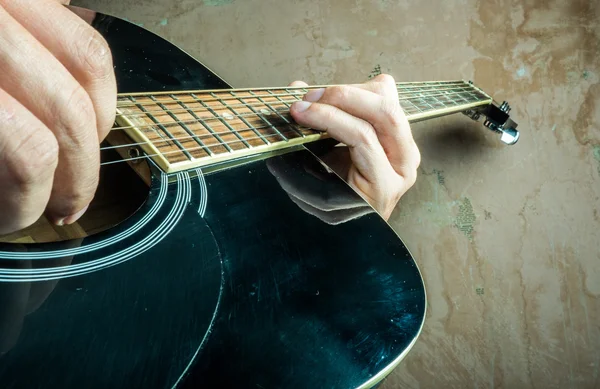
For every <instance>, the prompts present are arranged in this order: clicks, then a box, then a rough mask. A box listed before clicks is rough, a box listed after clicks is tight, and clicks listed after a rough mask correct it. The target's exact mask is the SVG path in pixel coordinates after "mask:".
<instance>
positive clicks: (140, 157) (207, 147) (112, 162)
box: [100, 111, 458, 166]
mask: <svg viewBox="0 0 600 389" xmlns="http://www.w3.org/2000/svg"><path fill="white" fill-rule="evenodd" d="M457 112H458V111H457ZM265 128H270V127H267V126H265ZM289 133H293V132H292V131H289ZM319 133H321V134H325V133H324V132H320V131H316V130H315V134H319ZM229 134H230V135H233V133H229ZM206 136H207V137H209V136H212V135H211V134H207V135H206ZM274 136H279V137H281V135H279V134H276V133H273V134H265V135H264V137H267V138H270V137H274ZM295 138H298V136H296V137H295ZM259 139H260V140H262V139H261V138H260V137H258V136H255V137H244V139H238V140H235V141H227V142H220V141H217V142H215V143H212V144H209V145H204V146H196V147H191V148H187V147H186V148H185V150H179V149H178V150H171V151H165V152H160V153H155V154H145V155H141V156H138V157H130V158H123V159H117V160H114V161H109V162H102V163H101V164H100V165H101V166H104V165H111V164H116V163H121V162H128V161H135V160H140V159H146V158H150V157H156V156H165V155H171V154H176V153H180V154H183V155H185V154H184V151H187V152H188V153H189V152H190V151H199V150H204V152H205V153H207V152H206V149H210V148H211V147H225V146H226V145H231V144H235V143H242V142H244V141H248V140H259ZM289 139H294V137H292V138H287V139H286V138H285V137H284V138H283V140H282V141H281V142H283V141H288V140H289ZM165 141H166V142H168V140H165ZM140 144H141V145H144V144H148V142H144V143H140ZM261 146H263V145H261ZM120 147H129V146H127V145H123V146H117V147H113V148H120ZM255 147H256V146H250V147H248V146H246V147H244V148H242V149H241V150H251V149H253V148H255ZM235 151H239V150H232V151H229V152H228V153H233V152H235ZM228 153H227V152H226V153H221V155H225V154H228ZM209 156H210V154H208V153H207V155H206V156H204V157H203V158H205V157H209ZM194 159H197V158H195V157H194ZM187 161H189V158H188V159H187ZM176 162H183V161H176ZM176 162H175V163H176Z"/></svg>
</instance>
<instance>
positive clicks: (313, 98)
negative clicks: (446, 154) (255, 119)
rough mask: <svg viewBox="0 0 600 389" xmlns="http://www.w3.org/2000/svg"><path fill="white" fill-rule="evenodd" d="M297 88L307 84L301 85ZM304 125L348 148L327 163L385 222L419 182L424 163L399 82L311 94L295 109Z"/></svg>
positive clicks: (386, 79)
mask: <svg viewBox="0 0 600 389" xmlns="http://www.w3.org/2000/svg"><path fill="white" fill-rule="evenodd" d="M291 85H292V86H300V87H305V86H307V85H306V84H305V83H303V82H301V81H296V82H294V83H292V84H291ZM291 114H292V117H293V118H294V119H295V120H296V122H297V123H298V124H300V125H302V126H305V127H310V128H314V129H316V130H322V131H327V132H328V134H329V135H330V136H331V137H332V138H334V139H335V140H337V141H339V142H341V143H343V144H344V145H346V146H347V147H344V148H339V147H338V148H335V149H334V151H333V152H331V153H329V154H328V156H327V157H325V162H326V163H327V164H328V165H329V166H330V167H331V168H332V169H333V170H335V171H336V173H338V174H339V175H340V176H341V177H342V178H344V179H345V180H346V181H347V182H348V184H349V185H350V186H351V187H352V188H354V190H356V191H357V192H358V194H360V195H361V196H362V197H364V198H365V200H366V201H368V202H369V203H370V204H371V206H372V207H373V208H374V209H375V210H376V211H377V212H378V213H379V214H380V215H381V216H382V217H383V218H385V219H386V220H387V219H389V217H390V216H391V214H392V211H393V210H394V208H395V206H396V204H397V203H398V201H399V200H400V198H401V197H402V196H403V195H404V193H406V191H408V190H409V189H410V188H411V187H412V186H413V185H414V183H415V180H416V178H417V168H418V167H419V164H420V162H421V155H420V153H419V149H418V147H417V145H416V144H415V142H414V139H413V137H412V132H411V128H410V125H409V123H408V120H407V119H406V116H405V115H404V111H403V110H402V108H401V106H400V102H399V99H398V91H397V88H396V83H395V81H394V79H393V78H392V77H391V76H389V75H380V76H377V77H375V78H373V79H372V80H370V81H369V82H366V83H364V84H359V85H350V86H335V87H329V88H325V89H319V90H311V91H310V92H309V93H307V94H306V95H305V96H304V99H303V101H302V102H297V103H294V104H293V105H292V107H291Z"/></svg>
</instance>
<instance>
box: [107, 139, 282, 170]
mask: <svg viewBox="0 0 600 389" xmlns="http://www.w3.org/2000/svg"><path fill="white" fill-rule="evenodd" d="M265 136H267V137H271V136H279V135H278V134H269V135H265ZM246 139H248V140H254V139H260V138H259V137H250V138H246ZM240 142H243V140H234V141H231V142H226V143H223V144H222V145H223V146H225V144H233V143H240ZM280 142H285V141H280ZM141 144H147V143H141ZM214 146H217V145H214ZM119 147H120V146H119ZM199 148H200V147H192V148H190V151H194V150H196V149H199ZM103 150H105V149H103ZM179 152H180V151H179V150H172V151H165V152H161V153H158V154H146V155H142V156H139V157H132V158H126V159H120V160H116V161H110V162H103V163H101V164H100V165H101V166H104V165H110V164H114V163H119V162H127V161H134V160H137V159H143V158H148V157H156V156H159V155H163V156H164V155H168V154H173V153H179Z"/></svg>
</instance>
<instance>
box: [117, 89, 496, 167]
mask: <svg viewBox="0 0 600 389" xmlns="http://www.w3.org/2000/svg"><path fill="white" fill-rule="evenodd" d="M320 87H323V86H311V87H307V88H302V87H300V88H298V87H295V88H259V89H231V90H202V91H186V92H176V93H163V92H161V93H152V94H120V95H119V96H118V106H117V126H118V127H115V128H114V129H113V130H122V131H125V132H126V133H127V134H128V135H129V136H130V137H131V138H132V139H133V140H134V141H135V142H136V143H134V144H136V145H139V147H140V148H141V149H142V150H143V151H144V152H145V153H146V154H147V156H149V157H150V158H152V159H153V160H154V161H155V162H156V164H157V165H158V166H159V167H160V168H161V169H163V170H164V171H165V172H167V173H172V172H176V171H181V170H188V169H192V168H196V167H202V166H206V165H210V164H215V163H219V162H223V161H227V160H230V159H236V158H240V157H245V156H251V155H257V154H261V153H265V152H269V151H275V150H278V149H283V148H288V147H292V146H294V145H298V144H303V143H308V142H313V141H316V140H319V139H322V138H324V137H327V136H328V135H327V134H326V133H324V132H321V131H316V130H313V129H309V128H303V127H300V126H299V125H298V124H296V123H295V122H294V120H293V119H292V117H291V115H290V112H289V110H290V106H291V104H293V103H294V102H295V101H299V100H302V97H303V96H304V94H306V93H307V92H308V91H309V90H310V89H315V88H320ZM397 89H398V97H399V99H400V104H401V106H402V108H403V110H404V112H405V114H406V116H407V118H408V120H409V122H416V121H420V120H425V119H429V118H433V117H438V116H443V115H449V114H452V113H457V112H462V111H465V110H469V109H473V108H475V107H478V106H485V105H487V104H490V103H491V102H492V98H491V97H489V96H488V95H486V94H485V93H483V92H482V91H481V90H479V89H478V88H476V87H474V86H473V85H471V84H470V83H468V82H465V81H442V82H416V83H399V84H397Z"/></svg>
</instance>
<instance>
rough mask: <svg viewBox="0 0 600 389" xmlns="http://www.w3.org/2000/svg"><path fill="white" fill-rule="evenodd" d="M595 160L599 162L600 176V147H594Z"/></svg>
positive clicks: (599, 171)
mask: <svg viewBox="0 0 600 389" xmlns="http://www.w3.org/2000/svg"><path fill="white" fill-rule="evenodd" d="M594 159H596V161H597V162H598V174H600V146H594Z"/></svg>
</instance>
